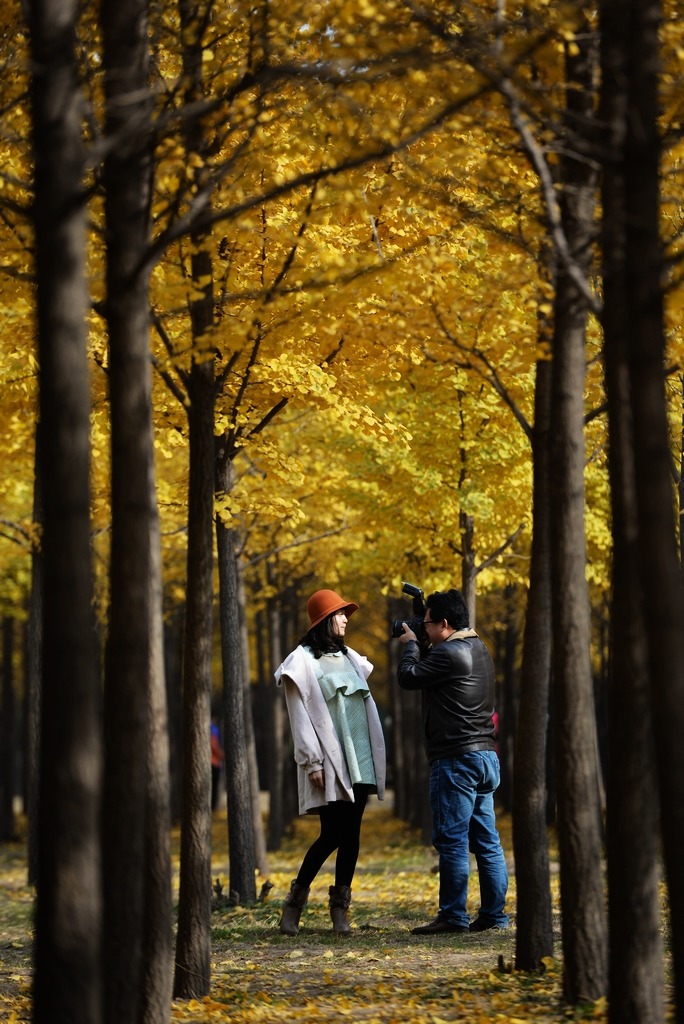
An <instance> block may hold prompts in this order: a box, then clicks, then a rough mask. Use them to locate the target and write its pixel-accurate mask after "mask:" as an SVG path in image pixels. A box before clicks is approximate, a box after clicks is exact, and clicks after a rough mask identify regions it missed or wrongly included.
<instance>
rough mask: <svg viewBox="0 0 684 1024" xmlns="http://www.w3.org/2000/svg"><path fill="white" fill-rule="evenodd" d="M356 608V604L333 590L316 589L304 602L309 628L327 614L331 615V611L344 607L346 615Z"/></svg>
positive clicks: (356, 609) (340, 609)
mask: <svg viewBox="0 0 684 1024" xmlns="http://www.w3.org/2000/svg"><path fill="white" fill-rule="evenodd" d="M358 608H359V606H358V604H354V602H353V601H345V600H344V599H343V598H341V597H340V595H339V594H336V593H335V591H334V590H317V591H316V593H315V594H312V595H311V597H310V598H309V600H308V601H307V602H306V610H307V612H308V614H309V619H310V621H311V629H313V627H314V626H317V625H318V623H319V622H322V621H323V619H325V618H327V617H328V615H332V613H333V612H339V611H342V609H344V610H345V612H346V613H347V616H349V615H352V614H353V613H354V612H355V611H358Z"/></svg>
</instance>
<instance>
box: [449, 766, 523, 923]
mask: <svg viewBox="0 0 684 1024" xmlns="http://www.w3.org/2000/svg"><path fill="white" fill-rule="evenodd" d="M499 778H500V775H499V759H498V757H497V756H496V753H495V752H494V751H493V750H475V751H469V752H468V753H465V754H461V756H460V757H442V758H439V759H438V760H437V761H433V762H432V764H431V765H430V804H431V806H432V842H433V844H434V846H435V849H436V850H437V852H438V853H439V917H441V918H444V919H445V920H446V921H448V922H449V924H453V925H461V926H466V927H467V926H468V925H469V924H470V916H469V915H468V913H467V911H466V899H467V896H468V875H469V873H470V866H469V863H468V851H469V849H470V850H472V852H473V853H474V855H475V859H476V861H477V869H478V872H479V875H480V911H479V914H478V917H479V919H480V920H481V921H482V922H483V923H486V924H487V925H489V926H490V927H491V926H496V927H498V928H505V927H506V926H507V925H508V916H507V914H506V913H505V912H504V905H505V902H506V891H507V889H508V871H507V870H506V860H505V858H504V853H503V850H502V848H501V841H500V839H499V833H498V832H497V830H496V819H495V816H494V791H495V790H496V788H497V787H498V785H499Z"/></svg>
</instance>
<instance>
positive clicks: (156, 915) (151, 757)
mask: <svg viewBox="0 0 684 1024" xmlns="http://www.w3.org/2000/svg"><path fill="white" fill-rule="evenodd" d="M150 489H151V492H152V496H154V498H155V503H154V508H155V512H156V488H155V486H154V480H151V481H150ZM150 525H151V534H150V580H149V585H150V665H149V680H150V685H149V741H148V748H147V816H146V821H145V830H146V834H145V875H144V879H145V906H144V910H145V919H144V940H143V999H142V1006H141V1012H140V1016H139V1020H140V1024H165V1022H166V1021H168V1018H169V1012H170V1006H171V992H172V987H173V973H172V969H171V964H172V956H173V948H172V947H173V942H172V914H173V898H172V890H171V773H170V764H169V721H168V719H169V716H168V708H167V700H166V675H165V672H164V622H163V618H162V566H161V539H160V530H159V516H158V515H154V517H153V520H152V523H151V524H150Z"/></svg>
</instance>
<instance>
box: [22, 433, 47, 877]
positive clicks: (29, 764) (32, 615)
mask: <svg viewBox="0 0 684 1024" xmlns="http://www.w3.org/2000/svg"><path fill="white" fill-rule="evenodd" d="M41 438H42V430H41V426H40V422H38V423H37V424H36V454H35V471H34V483H33V522H34V523H40V524H42V522H43V498H42V487H41V480H40V461H41V459H40V448H41V445H42V440H41ZM42 662H43V554H42V551H41V550H40V548H39V547H38V546H37V545H36V544H34V545H33V547H32V550H31V592H30V594H29V611H28V624H27V637H26V805H27V818H28V879H27V881H28V884H29V885H35V884H36V882H37V881H38V785H39V776H38V757H39V751H40V702H41V685H40V681H41V676H42Z"/></svg>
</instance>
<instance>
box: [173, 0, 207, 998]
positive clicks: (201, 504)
mask: <svg viewBox="0 0 684 1024" xmlns="http://www.w3.org/2000/svg"><path fill="white" fill-rule="evenodd" d="M178 11H179V15H180V24H181V31H182V38H183V42H184V45H183V73H184V82H185V100H186V102H187V103H193V102H196V101H197V100H201V99H203V97H204V83H203V76H202V40H201V38H199V36H198V32H197V24H198V10H197V5H196V4H195V3H194V0H179V3H178ZM205 146H206V139H205V137H204V132H203V125H202V123H201V121H200V120H198V119H195V120H191V121H189V122H188V123H187V125H186V135H185V147H186V151H187V152H188V153H202V152H203V150H204V147H205ZM194 173H195V174H200V173H201V169H195V172H194ZM191 241H192V255H191V260H190V277H191V280H192V282H193V289H194V292H195V293H196V294H197V296H198V297H197V298H195V299H193V300H192V301H191V302H190V322H191V327H192V340H193V359H192V366H191V370H190V378H189V380H188V382H187V386H188V399H189V402H190V408H189V410H188V423H189V434H190V481H189V496H188V570H187V599H186V627H185V652H184V674H183V687H184V689H183V810H182V822H181V873H180V895H179V904H178V938H177V942H176V972H175V979H174V995H175V996H176V997H177V998H185V999H190V998H200V997H202V996H205V995H208V993H209V988H210V983H211V979H210V955H211V748H210V728H211V660H212V659H211V654H212V640H213V553H214V546H213V523H214V518H213V512H214V462H215V444H214V404H215V401H216V384H215V379H214V359H213V354H212V353H213V348H212V338H211V329H212V327H213V323H214V289H213V267H212V259H211V253H210V251H209V248H208V240H207V238H206V237H205V236H204V235H203V234H202V233H201V232H194V233H193V234H192V235H191Z"/></svg>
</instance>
